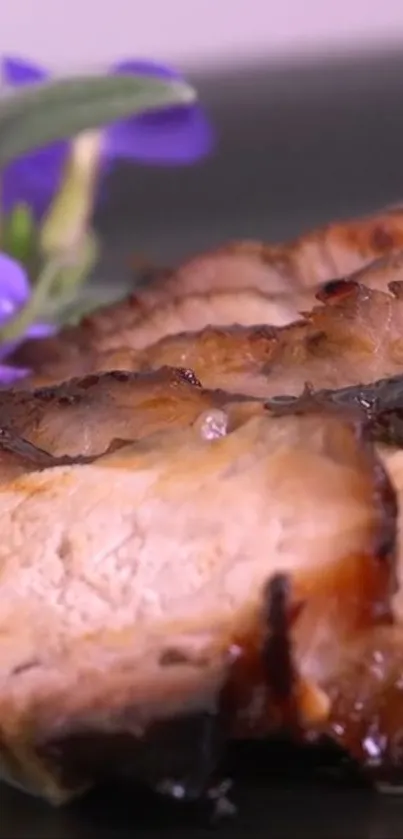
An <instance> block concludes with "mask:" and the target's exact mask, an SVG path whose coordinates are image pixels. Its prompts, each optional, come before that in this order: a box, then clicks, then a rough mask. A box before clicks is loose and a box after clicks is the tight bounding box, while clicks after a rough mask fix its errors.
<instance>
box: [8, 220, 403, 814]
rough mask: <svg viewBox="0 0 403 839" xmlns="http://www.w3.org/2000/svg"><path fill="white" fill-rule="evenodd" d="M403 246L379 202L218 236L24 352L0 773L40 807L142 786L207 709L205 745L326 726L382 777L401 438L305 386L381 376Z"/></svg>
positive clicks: (397, 576) (389, 739)
mask: <svg viewBox="0 0 403 839" xmlns="http://www.w3.org/2000/svg"><path fill="white" fill-rule="evenodd" d="M402 240H403V214H402V213H401V212H400V211H391V212H389V213H384V214H380V215H379V216H376V217H373V218H369V219H365V220H363V221H359V222H351V223H346V224H345V225H333V226H329V227H328V228H326V229H323V230H320V231H316V232H314V233H311V234H308V235H306V236H305V237H302V238H301V239H299V240H297V241H296V242H293V243H291V244H289V245H281V246H276V247H274V246H268V247H265V246H262V245H259V244H257V243H241V244H235V245H230V246H228V247H226V248H223V249H221V250H220V251H218V252H216V253H214V254H207V255H206V256H204V257H199V258H197V259H195V260H193V261H191V262H190V263H188V264H187V265H185V266H184V267H182V268H181V269H179V270H178V271H176V272H172V273H168V275H166V276H164V278H161V279H158V278H157V279H156V280H155V281H154V282H153V283H152V284H151V285H150V286H149V287H145V288H144V289H142V290H140V291H138V292H137V293H136V295H135V296H133V297H132V298H131V299H130V300H128V301H125V302H123V303H120V304H117V305H115V306H114V307H112V308H110V309H108V310H102V311H101V312H99V313H97V314H95V315H93V316H92V317H91V318H89V319H86V321H85V322H84V323H83V324H81V325H80V326H78V327H76V328H74V329H69V330H65V331H64V332H62V333H61V334H60V336H58V337H57V338H55V339H50V340H48V339H46V340H43V341H41V342H36V343H35V345H32V344H30V345H29V346H25V347H23V349H22V350H21V351H20V354H19V360H22V359H23V357H24V353H25V357H27V356H26V354H27V353H28V354H29V353H31V351H32V355H31V357H30V362H31V365H32V368H33V375H32V377H31V378H30V380H29V381H27V382H26V383H23V387H22V388H21V387H19V388H18V389H15V390H11V391H6V390H4V391H3V392H2V394H1V400H0V445H1V452H0V524H1V529H2V541H1V545H0V755H1V767H2V771H3V774H4V777H6V778H7V779H8V780H9V781H11V782H13V783H17V784H18V785H20V786H22V787H23V788H24V789H26V790H27V791H30V792H32V793H34V794H38V795H41V796H43V797H45V798H46V799H47V800H49V801H50V802H53V803H61V802H63V801H66V800H69V799H70V798H71V796H73V795H77V794H79V793H81V792H82V791H84V790H85V789H87V788H88V787H89V786H91V784H93V783H96V782H97V780H98V779H99V777H102V774H103V773H104V772H106V773H109V772H111V771H112V772H115V773H116V774H119V773H121V772H125V771H128V772H130V774H132V775H134V776H135V777H139V778H141V779H143V780H146V781H148V782H149V783H150V784H152V785H153V786H155V787H156V788H164V784H165V783H166V782H167V781H169V780H171V781H172V778H173V777H174V776H175V767H176V763H177V759H178V754H179V753H180V752H181V750H182V747H183V745H184V742H185V737H184V734H183V732H184V730H185V726H186V725H188V724H189V721H199V722H200V721H201V722H202V723H203V720H204V721H205V720H206V719H208V720H210V721H212V724H213V726H214V727H215V730H217V731H218V732H219V733H220V739H221V745H222V746H223V747H224V746H225V743H226V742H228V740H230V739H237V738H244V737H270V735H271V734H272V733H273V732H275V731H278V730H279V729H286V730H287V731H288V733H289V734H290V736H292V737H295V738H297V739H298V740H302V741H304V740H305V739H306V738H307V737H308V738H309V739H312V738H314V737H316V736H321V735H322V734H323V733H325V734H326V735H329V736H331V737H332V738H333V739H335V740H336V741H337V742H339V743H340V744H341V745H343V746H344V747H345V748H346V749H347V750H348V751H349V752H350V754H351V755H353V756H354V757H356V758H358V759H359V760H360V761H361V763H362V765H363V766H370V765H371V766H373V763H374V761H373V753H374V746H373V743H374V742H375V740H376V743H377V746H378V751H379V760H378V769H379V777H383V775H382V773H384V774H386V775H387V773H388V772H390V771H391V770H394V769H399V768H400V770H401V771H403V762H402V759H401V757H400V752H399V750H398V748H397V746H396V742H397V741H398V735H399V732H400V731H401V729H402V724H403V711H402V710H401V707H402V703H401V702H400V696H401V691H402V687H401V684H403V679H402V674H403V628H402V626H403V625H402V621H403V600H402V597H401V594H400V585H401V577H402V574H403V571H402V568H403V565H402V563H403V543H402V541H401V539H402V537H401V532H402V529H401V528H399V521H400V519H399V516H400V509H401V498H402V493H403V480H402V476H403V466H402V452H401V451H400V450H399V447H398V446H397V445H394V447H392V446H391V445H390V444H389V445H386V444H385V439H384V438H383V437H381V436H380V429H381V428H382V429H384V426H385V423H384V418H385V410H384V407H382V405H383V403H382V400H381V402H379V400H378V401H376V400H375V399H374V400H373V402H371V403H368V405H369V406H370V407H368V405H367V408H366V409H365V405H366V403H365V398H364V396H363V395H362V394H361V397H360V398H359V399H358V398H357V399H355V398H354V399H353V400H351V399H346V398H345V397H344V396H343V398H340V399H339V398H338V397H337V398H335V397H334V394H333V396H329V392H328V390H327V391H326V393H323V389H329V388H333V389H334V390H336V392H337V393H338V389H344V388H346V387H347V386H360V385H362V384H369V383H373V382H375V380H378V379H382V378H383V379H388V378H389V377H392V376H399V374H400V373H402V359H403V349H402V347H403V345H402V339H401V334H402V330H401V322H402V318H403V310H402V300H403V292H402V286H401V282H402V281H403V273H402V271H401V265H403V262H402V253H401V252H400V251H399V248H400V247H402ZM347 272H349V273H350V274H352V275H351V276H349V277H348V278H347V279H344V280H343V279H340V277H342V275H343V274H345V273H347ZM352 272H354V273H352ZM323 283H325V285H321V286H320V287H319V284H323ZM258 319H260V320H261V322H260V323H257V321H258ZM177 332H178V333H180V334H176V333H177ZM307 383H308V384H309V387H310V389H311V390H310V391H309V393H308V391H307V390H306V385H307ZM37 385H40V387H36V388H35V386H37ZM24 388H25V389H24ZM304 388H305V390H304ZM315 391H321V395H318V396H315ZM303 392H304V394H305V395H304V397H303V398H302V399H296V400H295V403H292V402H288V403H287V409H286V408H285V404H286V403H285V402H284V397H285V396H287V397H289V396H291V397H293V396H296V397H299V396H300V395H301V393H303ZM340 392H341V391H340ZM343 392H344V391H343ZM376 392H377V393H379V392H381V390H380V388H379V387H378V389H377V391H376ZM397 392H398V391H397V390H396V388H395V391H394V393H395V394H396V393H397ZM382 393H383V391H382ZM399 405H400V403H399V404H394V411H395V413H394V417H395V419H396V416H397V413H396V411H397V412H398V411H399V410H400V407H399ZM276 406H277V409H276ZM375 407H376V410H375ZM370 409H371V410H370ZM389 409H390V405H389ZM375 414H376V417H375ZM375 419H376V422H375ZM382 423H383V424H382ZM389 443H390V441H389ZM363 674H364V675H363ZM374 721H376V724H377V725H378V729H379V731H377V733H376V736H375V733H374V724H375V722H374ZM203 725H204V723H203ZM202 728H203V726H202ZM203 731H204V728H203ZM204 736H205V734H203V737H204ZM371 738H372V740H371ZM370 741H371V743H372V745H370V746H368V744H369V743H370ZM99 743H101V751H99V749H98V748H96V747H95V746H96V744H99ZM172 743H173V744H174V745H173V746H172ZM196 745H197V743H196ZM202 745H203V748H202ZM205 745H206V744H205V742H204V744H199V746H200V748H199V752H198V754H199V758H200V760H199V764H200V765H199V764H197V766H196V770H197V771H196V775H198V781H197V784H196V787H197V790H198V792H202V791H203V790H204V789H205V788H206V785H208V781H209V776H210V774H211V769H212V767H213V766H214V765H215V762H216V760H218V757H219V755H218V754H216V753H215V751H214V750H212V753H211V754H210V756H209V759H208V760H207V763H206V765H202V762H200V761H201V757H200V755H202V753H204V754H205V752H206V748H205ZM370 753H371V754H370ZM100 755H101V757H100ZM371 755H372V757H371ZM396 755H399V757H398V758H397V757H396ZM102 756H103V759H102ZM155 756H156V757H155ZM370 758H371V760H372V763H371V760H370ZM399 761H400V762H399ZM194 762H195V755H193V757H192V758H191V759H189V760H188V763H187V764H186V766H185V775H186V773H188V774H189V777H192V778H193V776H194V773H195V767H194ZM196 763H197V760H196ZM182 768H183V767H182ZM193 780H194V778H193Z"/></svg>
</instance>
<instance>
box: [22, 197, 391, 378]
mask: <svg viewBox="0 0 403 839" xmlns="http://www.w3.org/2000/svg"><path fill="white" fill-rule="evenodd" d="M400 248H402V249H403V212H402V211H401V210H391V211H388V212H384V213H380V214H378V215H375V216H372V217H369V218H366V219H363V220H359V221H357V220H354V221H350V222H345V223H340V224H334V225H328V226H326V227H324V228H322V229H320V230H314V231H313V232H310V233H307V234H305V235H304V236H302V237H300V238H299V239H297V240H295V241H294V242H291V243H286V244H282V245H263V244H261V243H255V242H240V243H234V244H230V245H227V246H225V247H223V248H221V249H219V250H218V251H215V252H213V253H210V254H206V255H204V256H201V257H197V258H195V259H193V260H191V261H190V262H188V263H186V264H185V265H184V266H182V267H181V268H179V269H177V270H176V271H172V272H165V271H164V272H162V275H161V277H159V275H158V273H157V277H156V279H154V280H152V281H151V282H150V283H148V284H147V285H144V286H143V287H140V288H137V289H136V290H135V292H134V293H133V294H131V296H130V297H128V298H127V299H126V300H123V301H121V302H119V303H117V304H114V305H112V306H108V307H106V308H103V309H100V310H99V311H97V312H95V313H94V314H93V315H91V316H90V317H86V318H84V320H83V321H82V323H81V324H80V325H79V326H77V327H70V328H67V329H64V330H63V331H62V332H61V333H60V334H59V335H58V336H57V337H55V338H49V339H46V340H44V341H40V342H38V341H29V342H26V343H25V344H24V345H23V346H22V347H21V348H20V349H19V350H18V351H17V353H16V355H15V359H16V361H18V363H20V364H21V365H22V366H23V367H31V368H33V369H34V371H35V372H36V373H37V375H38V376H41V377H42V379H41V380H39V379H38V380H37V382H38V383H41V381H42V382H43V383H47V382H49V383H51V382H54V381H58V380H59V381H63V380H65V379H68V378H72V377H73V376H82V375H85V374H87V373H90V372H93V371H94V370H96V369H97V363H98V356H99V354H100V353H105V352H109V351H115V350H119V351H120V355H121V358H122V359H123V355H124V353H125V352H126V351H127V350H131V349H135V350H138V349H143V348H144V347H147V346H149V345H150V344H153V343H155V342H157V341H159V340H161V339H162V338H164V337H165V336H166V335H172V334H176V333H178V332H189V331H190V332H196V331H199V330H202V329H204V328H205V327H206V326H227V325H231V326H232V325H233V324H240V325H244V326H251V325H254V324H257V323H260V324H262V323H263V324H270V325H274V326H282V325H285V324H287V323H290V322H292V321H294V320H296V319H298V317H299V313H300V312H301V311H304V310H308V309H310V308H311V306H312V305H313V303H314V294H315V290H316V289H317V287H318V286H319V285H320V284H322V283H324V282H327V281H329V280H332V279H335V278H337V277H343V276H345V275H347V274H352V273H353V272H354V271H359V270H361V269H363V268H364V272H363V273H362V274H361V276H360V278H359V281H360V282H361V283H362V284H364V285H369V286H370V287H373V288H377V289H381V290H384V291H386V290H387V286H388V283H389V282H390V281H391V280H401V279H402V272H401V267H400V265H401V260H402V257H401V254H400V253H399V249H400ZM379 257H386V260H384V261H383V262H382V261H381V262H380V263H379V264H378V265H377V266H376V267H375V268H373V269H370V272H369V279H368V282H367V275H366V273H365V266H367V265H368V264H369V263H371V262H372V261H373V260H375V259H377V258H379ZM129 358H130V353H129ZM109 369H111V368H109ZM128 369H131V367H130V366H129V367H128ZM48 375H49V376H50V378H49V379H47V378H46V377H47V376H48ZM58 377H59V378H58Z"/></svg>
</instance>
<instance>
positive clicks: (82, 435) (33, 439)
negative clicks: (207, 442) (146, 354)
mask: <svg viewBox="0 0 403 839" xmlns="http://www.w3.org/2000/svg"><path fill="white" fill-rule="evenodd" d="M264 411H265V406H264V403H263V402H261V401H260V400H254V399H248V398H247V397H245V396H242V395H240V396H236V395H234V394H230V393H225V392H224V391H220V390H217V391H209V390H206V389H204V388H202V386H201V384H200V382H199V381H198V380H197V378H196V377H195V375H194V373H193V372H192V371H191V370H185V369H177V368H171V367H164V368H161V369H159V370H150V371H148V372H144V373H128V372H124V371H119V370H118V371H115V372H110V373H96V374H91V375H88V376H85V377H84V378H78V379H72V380H71V381H69V382H65V383H64V384H62V385H56V386H55V387H46V388H38V389H37V390H33V391H23V390H4V391H3V392H2V396H1V400H0V451H1V446H2V445H3V449H4V448H5V445H6V443H7V445H8V450H10V443H9V437H10V433H12V437H13V438H24V440H25V441H27V442H28V443H30V444H31V446H32V447H37V448H39V449H41V450H42V451H45V452H47V453H48V455H51V456H52V457H53V458H54V457H59V458H60V457H63V456H65V455H67V456H69V457H70V458H72V457H73V458H74V457H77V456H84V457H95V456H98V455H100V454H104V453H105V452H106V451H107V450H108V449H109V447H110V446H111V445H113V444H114V443H116V442H117V441H119V440H120V441H126V442H130V441H134V440H139V439H141V438H143V437H146V436H149V435H152V434H154V433H155V432H157V431H161V430H163V429H168V428H170V427H171V428H187V427H188V426H191V425H193V423H195V422H199V421H200V417H203V418H204V423H205V433H206V435H210V436H214V433H216V431H217V429H218V431H217V433H218V432H219V428H220V426H221V423H222V417H223V416H224V414H225V422H226V424H227V425H228V429H229V430H232V429H233V428H235V427H236V426H237V425H239V424H240V423H241V422H244V421H245V419H246V418H247V417H249V416H251V415H253V414H258V413H262V412H264ZM216 426H217V428H216ZM1 431H2V433H1ZM6 431H7V432H8V436H5V432H6ZM19 462H20V461H19ZM48 465H49V464H48ZM9 478H10V474H9V472H8V471H7V470H5V469H3V472H2V471H1V469H0V481H1V482H4V481H7V480H9Z"/></svg>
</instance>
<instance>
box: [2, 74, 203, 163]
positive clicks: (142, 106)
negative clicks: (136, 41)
mask: <svg viewBox="0 0 403 839" xmlns="http://www.w3.org/2000/svg"><path fill="white" fill-rule="evenodd" d="M195 98H196V94H195V91H194V90H193V88H191V87H189V85H187V84H186V83H185V82H181V81H177V80H175V79H158V78H153V77H149V76H141V75H116V76H81V77H74V78H69V79H61V80H53V81H50V82H46V83H41V84H35V85H30V86H29V87H26V88H23V89H22V88H20V89H19V90H18V91H15V92H13V93H12V94H11V95H7V96H5V97H4V98H3V99H0V168H3V167H4V166H6V165H7V164H8V163H10V162H11V161H12V160H15V159H16V158H18V157H21V156H22V155H24V154H26V153H27V152H29V151H31V150H33V149H37V148H40V147H41V146H46V145H48V144H49V143H52V142H54V141H55V140H64V139H68V138H70V137H72V136H74V135H75V134H78V133H79V132H81V131H86V130H88V129H91V128H99V127H101V126H104V125H106V124H108V123H111V122H115V121H116V120H120V119H125V118H126V117H129V116H133V115H135V114H139V113H142V112H144V111H148V110H154V109H156V108H160V107H165V106H169V105H177V104H188V103H191V102H193V101H194V100H195Z"/></svg>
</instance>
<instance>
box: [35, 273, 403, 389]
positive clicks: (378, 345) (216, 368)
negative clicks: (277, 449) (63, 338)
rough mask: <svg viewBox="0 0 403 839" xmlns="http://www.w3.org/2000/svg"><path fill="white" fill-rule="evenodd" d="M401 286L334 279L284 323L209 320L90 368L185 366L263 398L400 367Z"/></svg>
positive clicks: (54, 376) (51, 372)
mask: <svg viewBox="0 0 403 839" xmlns="http://www.w3.org/2000/svg"><path fill="white" fill-rule="evenodd" d="M402 288H403V285H402V284H397V283H395V284H394V285H393V287H392V290H391V291H390V292H388V293H386V292H381V291H376V290H372V289H368V288H366V287H363V286H360V285H359V284H357V283H355V282H353V281H350V280H346V281H337V282H332V283H329V284H328V285H327V286H325V287H324V288H323V289H322V290H321V292H320V293H319V295H318V297H319V301H318V305H317V306H316V307H315V308H314V309H313V310H312V311H311V312H309V313H307V314H306V315H305V317H304V318H303V319H301V320H300V321H298V322H296V323H294V324H291V325H290V326H287V327H283V328H279V329H275V328H273V327H268V326H254V327H241V326H233V327H226V328H213V327H207V328H206V329H204V330H202V331H201V332H198V333H182V334H181V335H175V336H171V337H168V338H165V339H164V340H162V341H160V342H159V343H157V344H154V345H153V346H151V347H148V348H147V349H145V350H144V351H142V352H137V353H136V352H133V353H132V354H131V355H130V356H129V355H128V353H127V352H126V351H123V354H122V355H121V354H120V353H119V352H116V353H115V352H112V353H105V354H104V355H102V356H99V357H98V363H97V364H96V368H97V369H101V370H107V369H113V368H115V369H116V368H117V367H119V365H120V364H122V365H125V366H128V365H130V369H132V370H133V369H134V370H138V371H145V370H148V369H150V368H152V369H156V368H159V367H161V366H165V365H171V366H183V367H186V368H190V369H192V370H194V372H195V374H196V376H197V377H198V378H199V379H200V380H201V382H202V384H203V386H204V387H207V388H212V389H216V388H223V389H224V390H227V391H230V392H235V393H244V394H249V395H253V396H256V397H263V398H265V397H270V396H279V395H282V394H283V395H299V394H300V393H301V391H302V390H303V389H304V386H305V384H306V383H310V384H311V385H312V386H313V387H314V388H315V389H319V388H341V387H345V386H348V385H356V384H360V383H368V382H371V381H374V380H377V379H380V378H382V377H387V376H393V375H396V374H398V373H399V372H401V371H402V370H403V341H402V337H401V336H402V326H403V299H402ZM67 369H68V368H67ZM67 369H66V367H65V366H64V365H61V366H60V367H58V366H57V364H56V365H52V364H49V365H48V367H47V374H46V375H47V378H48V379H50V380H55V381H58V380H59V379H60V378H62V377H63V374H65V373H66V372H67ZM43 372H45V371H43ZM32 381H33V382H40V381H42V377H34V379H33V380H32Z"/></svg>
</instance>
